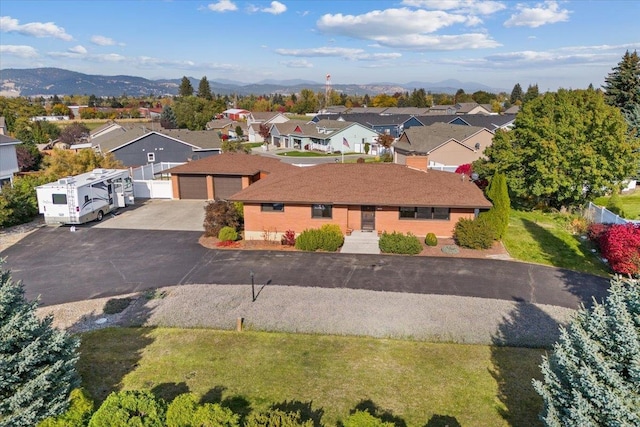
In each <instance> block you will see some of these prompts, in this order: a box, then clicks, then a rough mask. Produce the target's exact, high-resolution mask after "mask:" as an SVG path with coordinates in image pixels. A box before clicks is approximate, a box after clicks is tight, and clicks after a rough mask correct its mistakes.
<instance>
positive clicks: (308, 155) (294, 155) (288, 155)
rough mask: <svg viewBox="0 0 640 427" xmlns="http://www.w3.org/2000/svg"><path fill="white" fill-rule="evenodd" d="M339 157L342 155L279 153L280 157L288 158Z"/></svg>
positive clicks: (306, 152) (305, 152) (304, 152)
mask: <svg viewBox="0 0 640 427" xmlns="http://www.w3.org/2000/svg"><path fill="white" fill-rule="evenodd" d="M345 154H347V153H345ZM338 155H340V154H327V153H320V152H317V151H285V152H284V153H278V156H287V157H334V156H338Z"/></svg>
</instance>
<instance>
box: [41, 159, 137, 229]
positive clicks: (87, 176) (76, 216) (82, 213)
mask: <svg viewBox="0 0 640 427" xmlns="http://www.w3.org/2000/svg"><path fill="white" fill-rule="evenodd" d="M36 194H37V197H38V209H39V211H40V213H41V214H44V220H45V222H46V223H47V224H84V223H86V222H89V221H94V220H97V221H101V220H102V218H103V217H104V215H105V214H107V213H109V212H111V211H113V210H114V209H117V208H123V207H125V206H128V205H132V204H133V203H134V197H133V184H132V182H131V176H130V175H129V170H128V169H94V170H93V171H91V172H87V173H83V174H80V175H76V176H69V177H66V178H60V179H59V180H57V181H55V182H50V183H48V184H44V185H41V186H39V187H36Z"/></svg>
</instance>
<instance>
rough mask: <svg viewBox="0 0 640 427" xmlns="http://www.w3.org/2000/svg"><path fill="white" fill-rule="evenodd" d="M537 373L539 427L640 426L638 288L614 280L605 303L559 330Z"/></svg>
mask: <svg viewBox="0 0 640 427" xmlns="http://www.w3.org/2000/svg"><path fill="white" fill-rule="evenodd" d="M541 369H542V377H543V379H542V380H541V381H538V380H534V381H533V386H534V388H535V389H536V391H537V392H538V394H540V395H541V396H542V399H543V401H544V407H543V411H542V413H541V415H540V418H541V420H542V421H543V423H544V425H546V426H549V427H556V426H557V427H560V426H638V425H640V287H638V285H637V284H636V283H633V282H632V281H630V280H629V281H623V280H622V279H620V278H616V279H614V280H613V281H612V283H611V287H610V289H609V295H608V296H607V298H606V299H605V300H604V302H602V303H595V304H594V306H593V307H592V308H591V309H585V308H582V309H581V310H579V311H578V312H577V314H576V315H575V316H574V318H573V320H572V321H571V322H570V323H569V325H568V326H567V327H566V328H565V327H561V329H560V339H559V340H558V342H557V343H556V344H555V345H554V346H553V351H552V353H551V354H550V355H549V356H545V357H543V361H542V365H541Z"/></svg>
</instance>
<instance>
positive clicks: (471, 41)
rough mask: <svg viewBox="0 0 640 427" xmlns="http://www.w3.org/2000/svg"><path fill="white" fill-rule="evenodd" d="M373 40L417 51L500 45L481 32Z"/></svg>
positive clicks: (384, 44)
mask: <svg viewBox="0 0 640 427" xmlns="http://www.w3.org/2000/svg"><path fill="white" fill-rule="evenodd" d="M375 40H376V41H377V42H378V43H379V44H381V45H383V46H388V47H395V48H398V49H406V50H417V51H421V50H440V51H445V50H462V49H486V48H494V47H499V46H502V45H501V44H500V43H498V42H497V41H495V40H493V39H492V38H490V37H489V36H487V35H486V34H482V33H470V34H459V35H453V36H446V35H445V36H431V35H421V34H409V35H401V36H397V37H377V38H376V39H375Z"/></svg>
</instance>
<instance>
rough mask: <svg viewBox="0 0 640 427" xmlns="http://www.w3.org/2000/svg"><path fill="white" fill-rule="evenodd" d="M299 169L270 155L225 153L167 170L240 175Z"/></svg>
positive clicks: (181, 172) (178, 172) (175, 172)
mask: <svg viewBox="0 0 640 427" xmlns="http://www.w3.org/2000/svg"><path fill="white" fill-rule="evenodd" d="M292 169H298V168H297V167H296V166H292V165H289V164H287V163H283V162H281V161H280V160H278V159H273V158H270V157H265V156H259V155H253V154H242V153H223V154H218V155H217V156H209V157H205V158H204V159H200V160H194V161H192V162H188V163H185V164H184V165H180V166H176V167H175V168H171V169H167V170H166V171H165V172H168V173H172V174H176V175H178V174H194V175H213V174H216V175H240V176H252V175H255V174H257V173H259V172H266V173H269V174H271V173H277V172H283V171H289V170H292Z"/></svg>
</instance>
